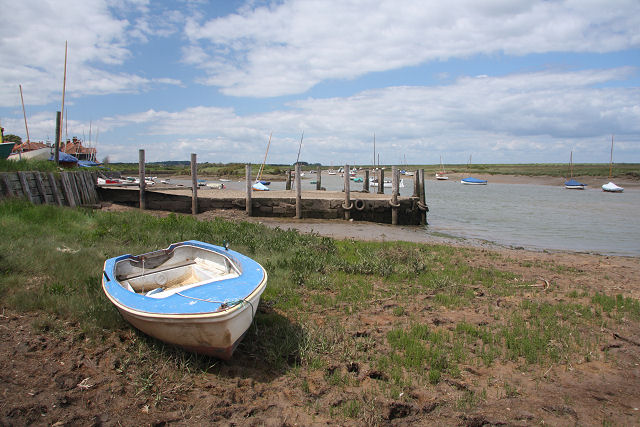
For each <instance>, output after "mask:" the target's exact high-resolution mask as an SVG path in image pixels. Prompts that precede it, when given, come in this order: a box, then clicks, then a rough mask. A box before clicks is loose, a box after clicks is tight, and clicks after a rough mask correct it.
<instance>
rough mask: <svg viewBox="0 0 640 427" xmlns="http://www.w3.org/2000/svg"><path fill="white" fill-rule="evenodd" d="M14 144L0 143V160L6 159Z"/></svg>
mask: <svg viewBox="0 0 640 427" xmlns="http://www.w3.org/2000/svg"><path fill="white" fill-rule="evenodd" d="M14 145H16V143H15V142H2V143H0V159H6V158H7V157H9V154H11V150H13V147H14Z"/></svg>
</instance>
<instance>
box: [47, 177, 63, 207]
mask: <svg viewBox="0 0 640 427" xmlns="http://www.w3.org/2000/svg"><path fill="white" fill-rule="evenodd" d="M49 186H51V193H52V194H53V198H54V200H55V201H56V203H57V204H58V206H62V194H60V189H58V184H57V183H56V177H55V176H53V172H49Z"/></svg>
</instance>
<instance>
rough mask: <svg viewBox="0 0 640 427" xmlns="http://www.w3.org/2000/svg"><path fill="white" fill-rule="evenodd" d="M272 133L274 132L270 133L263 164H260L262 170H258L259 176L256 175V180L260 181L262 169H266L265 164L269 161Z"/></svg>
mask: <svg viewBox="0 0 640 427" xmlns="http://www.w3.org/2000/svg"><path fill="white" fill-rule="evenodd" d="M271 135H273V132H271V133H270V134H269V142H268V143H267V151H266V152H265V153H264V160H263V161H262V165H261V166H260V171H259V172H258V176H257V177H256V181H260V178H261V177H262V171H263V170H264V164H265V163H266V162H267V154H269V146H270V145H271Z"/></svg>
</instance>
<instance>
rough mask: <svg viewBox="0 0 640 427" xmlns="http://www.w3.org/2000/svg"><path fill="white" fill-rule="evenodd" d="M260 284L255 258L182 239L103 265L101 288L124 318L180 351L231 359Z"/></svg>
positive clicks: (261, 278) (263, 283)
mask: <svg viewBox="0 0 640 427" xmlns="http://www.w3.org/2000/svg"><path fill="white" fill-rule="evenodd" d="M266 284H267V273H266V271H265V270H264V268H262V266H261V265H260V264H258V263H257V262H256V261H254V260H252V259H251V258H249V257H246V256H245V255H242V254H240V253H238V252H235V251H232V250H229V249H227V248H225V247H220V246H215V245H211V244H209V243H204V242H199V241H196V240H189V241H186V242H180V243H175V244H172V245H171V246H169V247H168V248H166V249H161V250H159V251H155V252H150V253H146V254H142V255H136V256H134V255H121V256H118V257H115V258H110V259H108V260H107V261H106V262H105V264H104V271H103V275H102V288H103V290H104V293H105V295H106V296H107V298H108V299H109V300H110V301H111V302H112V303H113V304H114V305H115V306H116V308H117V309H118V310H119V311H120V313H121V314H122V317H124V318H125V319H126V320H127V321H128V322H129V323H131V324H132V325H133V326H135V327H136V328H137V329H139V330H141V331H142V332H144V333H146V334H147V335H150V336H152V337H154V338H157V339H159V340H161V341H164V342H167V343H169V344H173V345H177V346H180V347H183V348H184V349H186V350H188V351H193V352H196V353H201V354H207V355H211V356H215V357H218V358H220V359H229V358H231V356H232V354H233V351H234V350H235V348H236V347H237V345H238V344H239V343H240V341H241V340H242V338H243V336H244V335H245V333H246V331H247V329H248V328H249V326H250V325H251V322H252V321H253V318H254V316H255V314H256V309H257V308H258V304H259V302H260V296H261V295H262V292H263V291H264V289H265V287H266Z"/></svg>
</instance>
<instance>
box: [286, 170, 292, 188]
mask: <svg viewBox="0 0 640 427" xmlns="http://www.w3.org/2000/svg"><path fill="white" fill-rule="evenodd" d="M285 188H286V189H287V190H291V169H287V186H286V187H285Z"/></svg>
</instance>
